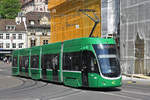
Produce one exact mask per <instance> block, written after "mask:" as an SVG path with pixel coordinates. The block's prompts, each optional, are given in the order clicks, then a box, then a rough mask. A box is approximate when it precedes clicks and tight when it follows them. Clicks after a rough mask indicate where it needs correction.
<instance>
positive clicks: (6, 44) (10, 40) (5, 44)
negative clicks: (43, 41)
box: [0, 32, 27, 50]
mask: <svg viewBox="0 0 150 100" xmlns="http://www.w3.org/2000/svg"><path fill="white" fill-rule="evenodd" d="M0 34H3V36H2V37H3V39H2V38H1V39H0V46H2V47H1V49H3V50H15V49H22V48H26V47H27V44H26V41H27V35H26V32H0ZM13 35H15V36H14V37H13ZM15 37H16V38H15ZM13 45H14V46H13ZM15 45H16V46H15Z"/></svg>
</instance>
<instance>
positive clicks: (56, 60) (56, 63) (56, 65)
mask: <svg viewBox="0 0 150 100" xmlns="http://www.w3.org/2000/svg"><path fill="white" fill-rule="evenodd" d="M52 68H53V69H59V55H53V56H52Z"/></svg>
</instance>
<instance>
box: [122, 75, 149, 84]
mask: <svg viewBox="0 0 150 100" xmlns="http://www.w3.org/2000/svg"><path fill="white" fill-rule="evenodd" d="M122 81H123V83H124V84H138V85H148V86H150V79H149V78H147V77H146V78H145V77H144V78H143V77H142V75H141V76H140V75H133V77H131V76H125V75H122Z"/></svg>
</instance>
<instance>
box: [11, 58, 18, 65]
mask: <svg viewBox="0 0 150 100" xmlns="http://www.w3.org/2000/svg"><path fill="white" fill-rule="evenodd" d="M12 66H13V67H17V57H13V62H12Z"/></svg>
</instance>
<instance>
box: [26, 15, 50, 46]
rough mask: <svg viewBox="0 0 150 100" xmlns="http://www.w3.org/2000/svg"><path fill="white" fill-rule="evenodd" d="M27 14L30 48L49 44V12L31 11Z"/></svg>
mask: <svg viewBox="0 0 150 100" xmlns="http://www.w3.org/2000/svg"><path fill="white" fill-rule="evenodd" d="M25 16H26V26H27V38H28V39H27V44H28V48H30V47H33V46H39V45H43V44H48V43H49V41H50V21H49V18H50V16H49V13H46V12H29V13H27V14H26V15H25Z"/></svg>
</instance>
